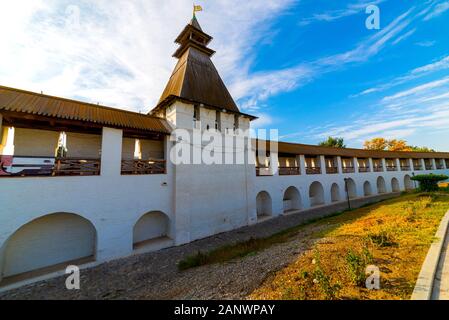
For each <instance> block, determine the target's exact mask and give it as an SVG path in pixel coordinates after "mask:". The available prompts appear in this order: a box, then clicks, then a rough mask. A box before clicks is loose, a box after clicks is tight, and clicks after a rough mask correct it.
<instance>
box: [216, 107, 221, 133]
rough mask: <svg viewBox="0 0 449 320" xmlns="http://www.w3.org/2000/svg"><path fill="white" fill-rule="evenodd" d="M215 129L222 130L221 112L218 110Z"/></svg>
mask: <svg viewBox="0 0 449 320" xmlns="http://www.w3.org/2000/svg"><path fill="white" fill-rule="evenodd" d="M215 130H217V131H221V112H220V111H217V112H216V113H215Z"/></svg>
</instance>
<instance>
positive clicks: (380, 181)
mask: <svg viewBox="0 0 449 320" xmlns="http://www.w3.org/2000/svg"><path fill="white" fill-rule="evenodd" d="M386 192H387V185H386V184H385V179H384V178H383V177H379V178H377V193H386Z"/></svg>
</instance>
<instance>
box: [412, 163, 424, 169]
mask: <svg viewBox="0 0 449 320" xmlns="http://www.w3.org/2000/svg"><path fill="white" fill-rule="evenodd" d="M413 170H416V171H421V170H422V165H420V164H414V165H413Z"/></svg>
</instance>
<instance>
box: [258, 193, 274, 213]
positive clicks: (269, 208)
mask: <svg viewBox="0 0 449 320" xmlns="http://www.w3.org/2000/svg"><path fill="white" fill-rule="evenodd" d="M256 199H257V200H256V202H257V216H258V217H266V216H271V215H272V214H273V205H272V200H271V196H270V194H269V193H268V192H266V191H261V192H259V194H258V195H257V198H256Z"/></svg>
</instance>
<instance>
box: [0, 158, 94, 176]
mask: <svg viewBox="0 0 449 320" xmlns="http://www.w3.org/2000/svg"><path fill="white" fill-rule="evenodd" d="M0 158H2V159H3V158H4V156H3V157H0ZM0 167H1V168H0V169H1V170H0V176H1V177H42V176H47V177H48V176H97V175H100V167H101V160H100V159H88V158H54V157H37V156H10V159H9V161H8V162H5V161H3V160H2V161H0Z"/></svg>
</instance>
